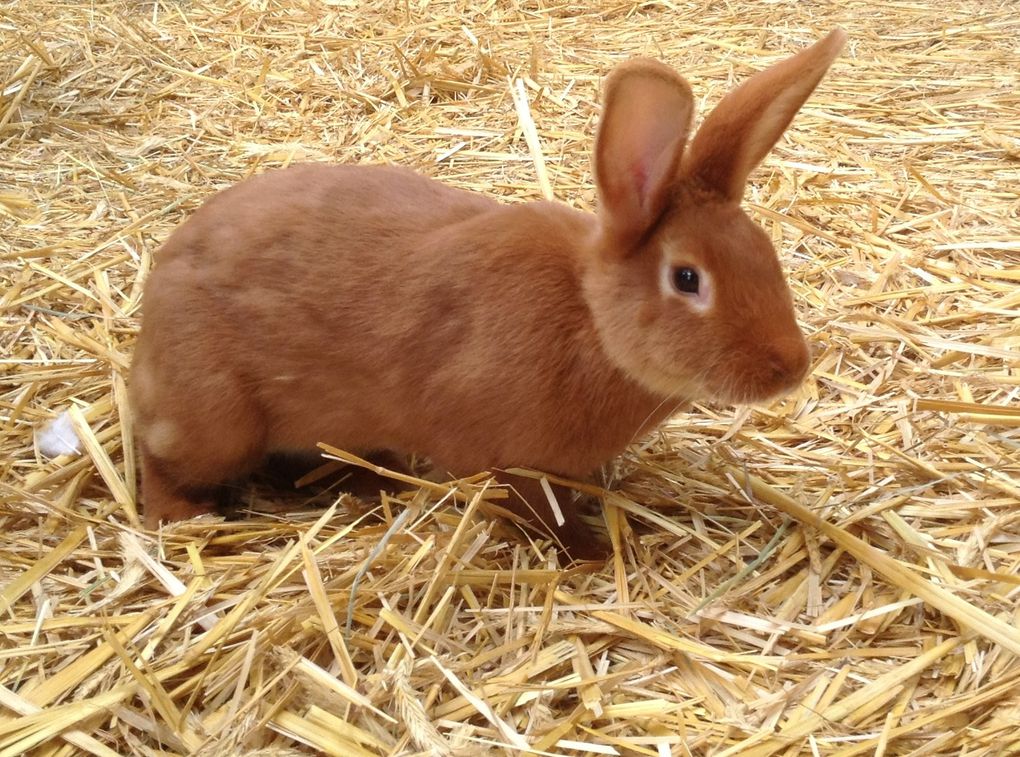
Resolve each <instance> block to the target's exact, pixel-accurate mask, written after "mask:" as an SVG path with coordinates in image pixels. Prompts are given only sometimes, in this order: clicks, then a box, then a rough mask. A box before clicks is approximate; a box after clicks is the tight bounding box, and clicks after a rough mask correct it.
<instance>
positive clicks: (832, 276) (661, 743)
mask: <svg viewBox="0 0 1020 757" xmlns="http://www.w3.org/2000/svg"><path fill="white" fill-rule="evenodd" d="M0 14H2V15H0V287H2V289H0V319H2V321H0V323H2V326H0V364H2V366H3V373H2V379H0V610H2V612H0V645H2V648H0V665H2V668H0V756H2V755H15V754H21V753H25V752H29V753H32V754H38V755H65V754H76V753H93V754H106V755H109V754H114V753H120V754H144V755H148V754H207V755H232V754H267V755H268V754H273V755H281V754H291V753H301V752H307V751H310V750H311V748H312V747H314V748H317V749H319V750H322V751H323V752H326V753H329V754H336V755H361V754H411V753H422V754H464V755H468V754H489V753H493V754H498V753H502V752H504V751H506V750H512V749H517V748H521V749H523V748H525V747H528V748H530V749H532V750H535V751H542V752H546V753H553V754H579V753H583V752H584V751H585V750H588V753H594V754H615V753H620V754H627V755H645V754H648V755H661V754H674V755H685V754H698V755H700V754H713V755H723V754H727V755H766V754H826V755H836V754H838V755H853V754H862V755H863V754H887V755H889V754H897V755H905V754H925V755H957V754H966V755H993V754H994V755H999V754H1007V753H1016V752H1020V725H1018V723H1020V607H1018V599H1020V506H1018V501H1020V483H1018V472H1020V402H1018V399H1020V367H1018V364H1017V348H1018V345H1020V318H1018V308H1020V290H1018V281H1020V218H1018V217H1020V195H1018V189H1020V162H1018V161H1020V97H1018V87H1020V81H1018V71H1020V47H1018V40H1020V13H1017V8H1016V4H1015V2H1014V0H1000V1H998V2H993V1H991V0H989V1H987V2H978V1H976V0H974V1H971V2H967V0H961V2H957V3H950V2H945V3H934V2H931V3H929V2H922V1H921V0H916V1H915V2H892V3H889V2H883V3H875V2H867V3H865V2H860V1H859V0H846V1H844V2H824V1H819V2H792V1H791V2H783V1H782V0H772V1H768V2H766V1H765V0H749V1H748V2H743V3H737V2H734V3H701V2H687V1H686V0H679V1H678V2H646V3H632V2H616V3H604V4H601V5H595V4H591V5H583V4H580V3H570V2H542V1H536V2H524V3H520V4H517V3H509V2H489V1H482V2H478V3H468V2H428V1H427V0H406V2H398V3H386V2H376V3H372V4H361V3H357V2H354V1H353V0H322V1H321V2H315V1H313V0H277V1H274V0H261V1H258V2H242V1H241V0H214V1H213V2H208V3H207V2H200V1H197V0H196V1H195V2H186V1H184V0H181V1H180V2H175V1H170V0H167V1H165V2H156V3H153V2H148V1H145V2H143V1H141V0H138V1H137V2H129V1H119V2H115V1H113V0H95V1H94V2H61V0H21V1H20V2H3V3H0ZM836 24H841V25H843V26H845V27H846V28H847V30H848V31H849V33H850V36H851V42H850V44H849V46H848V48H847V50H846V51H845V53H844V55H843V57H842V58H840V59H839V60H838V61H837V63H836V64H835V66H834V67H833V69H832V71H831V73H830V75H829V77H828V78H827V79H826V80H825V81H824V82H823V84H822V85H821V88H820V89H819V91H818V92H817V93H816V95H815V96H814V98H813V99H812V100H811V101H810V102H809V104H808V106H807V107H806V108H805V110H804V111H803V112H802V113H801V115H800V116H799V117H798V118H797V119H796V121H795V122H794V126H793V128H792V130H791V131H790V133H789V135H788V137H787V138H786V139H785V140H784V141H783V142H782V143H781V144H780V146H779V147H778V148H777V149H776V151H775V152H774V153H773V155H772V156H771V157H770V158H769V160H768V161H767V163H766V164H765V166H764V167H763V168H762V169H760V170H759V171H758V172H757V173H756V174H755V177H754V187H753V188H752V190H751V192H750V196H749V205H750V207H751V209H752V211H753V212H754V213H755V214H756V216H757V217H758V218H759V219H760V220H761V222H762V223H763V224H764V226H765V228H766V229H768V230H769V232H770V233H771V234H772V236H773V237H774V239H775V240H776V242H777V246H778V247H780V249H781V250H782V253H781V254H782V257H783V261H784V264H785V265H786V266H787V268H788V269H789V271H790V275H791V280H792V282H793V289H794V292H795V296H796V299H797V303H798V308H799V311H800V313H801V316H802V318H803V321H804V324H805V328H806V330H807V331H808V333H809V334H810V339H811V341H812V343H813V346H814V351H815V362H814V370H813V373H812V376H811V378H810V379H809V380H808V381H807V382H806V384H805V385H804V387H803V389H801V390H800V391H799V392H798V393H797V394H796V395H795V396H793V397H790V398H788V399H786V400H784V401H781V402H778V403H775V404H774V405H772V406H770V407H756V408H750V409H747V408H739V409H733V408H728V407H714V406H709V407H699V408H697V409H696V410H695V411H693V412H691V413H688V414H684V415H682V416H680V417H678V418H676V419H675V420H674V421H673V422H672V423H670V424H668V425H667V427H665V428H664V429H663V430H662V431H661V433H658V434H657V435H655V436H654V437H653V438H651V439H649V440H647V441H646V443H645V444H643V445H642V446H640V447H637V448H634V449H633V450H632V451H631V453H630V454H629V455H628V456H627V457H626V459H625V460H623V461H622V462H621V465H620V466H619V472H618V476H617V480H616V482H615V484H614V489H615V492H614V493H613V494H610V495H607V497H606V499H605V504H606V512H607V516H608V519H609V526H610V531H611V533H613V534H614V536H615V537H616V538H617V546H618V549H617V554H616V556H615V558H614V559H613V560H611V561H610V562H608V563H607V564H606V565H601V566H595V567H593V568H591V567H589V568H584V569H577V568H575V569H569V570H560V569H559V568H558V567H557V562H556V557H555V556H554V553H553V552H552V551H551V550H550V549H549V548H548V545H547V544H542V543H538V544H532V545H528V544H527V543H526V542H525V543H522V542H520V541H519V540H517V539H516V538H515V537H514V536H513V533H512V531H511V529H510V528H509V527H508V526H507V525H506V524H504V523H502V522H494V521H493V520H492V519H491V518H487V517H483V516H482V515H481V512H482V510H484V503H483V502H482V500H483V499H484V498H485V497H486V496H487V495H482V494H480V492H481V491H482V489H481V487H480V485H471V484H464V485H463V486H462V488H461V489H460V492H459V502H454V501H452V499H453V498H451V497H449V496H445V497H444V496H443V494H442V493H439V492H436V491H435V490H433V489H428V488H426V489H422V490H421V491H419V492H417V493H413V494H411V495H407V496H405V497H403V498H402V499H400V500H387V501H385V503H384V506H383V507H379V508H374V509H373V508H371V507H370V506H368V505H359V504H358V503H356V502H352V501H351V500H350V498H344V497H341V498H340V500H339V504H338V506H337V508H336V511H335V512H325V514H324V511H323V510H322V509H321V508H320V509H318V510H312V509H307V508H306V511H305V512H303V513H299V514H294V515H290V516H287V517H286V518H283V517H279V516H267V515H263V516H257V517H253V518H251V519H249V520H242V521H235V522H229V523H226V522H220V521H209V522H194V523H186V524H182V525H179V526H176V527H174V528H169V529H166V530H165V531H164V532H163V533H162V534H160V535H155V534H151V533H145V532H142V531H139V530H137V529H135V528H132V526H131V520H132V496H133V491H134V457H133V453H132V447H131V440H130V416H129V415H128V414H127V411H126V408H125V406H124V376H125V370H126V368H127V366H128V364H129V361H130V356H131V351H132V341H133V339H134V334H135V329H136V327H137V315H138V302H139V294H140V291H141V285H142V281H143V279H144V277H145V273H146V272H147V271H148V270H149V268H150V266H151V264H152V255H153V253H154V251H155V250H156V248H157V247H158V244H159V243H160V241H161V240H162V239H164V238H165V237H166V235H167V234H168V233H169V231H170V230H171V229H172V228H173V226H174V225H175V224H177V223H179V222H180V221H181V220H182V219H183V218H184V217H185V216H186V215H187V213H188V212H189V211H191V210H193V209H194V208H195V207H196V206H197V205H199V204H200V203H201V202H202V201H203V200H204V199H205V198H206V197H208V196H209V195H210V194H211V193H212V192H213V191H214V190H216V189H218V188H221V187H225V186H228V185H230V184H231V183H233V182H235V181H237V180H238V179H240V178H242V177H244V176H247V175H249V174H251V173H254V172H257V171H261V170H264V169H266V168H269V167H271V166H277V165H281V164H285V163H289V162H291V161H295V160H335V161H373V162H379V161H393V162H398V163H402V164H405V165H410V166H415V167H417V168H419V169H420V170H422V171H424V172H426V173H428V174H431V175H434V176H438V177H441V178H443V179H444V180H446V181H449V182H451V183H453V184H456V185H460V186H465V187H474V188H478V189H482V190H484V191H487V192H491V193H493V194H496V195H501V196H504V197H506V198H507V199H508V201H514V202H516V201H520V200H525V199H533V198H536V197H539V196H541V195H542V193H543V192H544V191H546V188H549V189H551V192H552V194H553V195H554V196H556V197H557V198H559V199H561V200H563V201H565V202H568V203H571V204H572V205H575V206H577V207H582V208H590V207H591V206H592V204H593V199H594V198H593V191H592V188H591V177H590V173H589V157H588V156H589V149H590V146H591V136H592V132H593V127H594V124H595V121H596V118H597V115H598V86H599V81H600V78H601V77H602V76H603V75H604V74H605V73H606V71H607V70H608V69H609V68H610V66H611V65H612V64H613V63H614V62H616V61H619V60H622V59H624V58H626V57H628V56H630V55H633V54H638V53H643V54H653V55H656V56H659V57H662V58H664V59H665V60H667V61H669V62H670V63H672V64H675V65H676V66H677V67H678V68H680V69H681V70H682V71H684V72H685V73H686V74H687V75H688V76H689V78H690V79H691V82H692V84H693V86H694V91H695V93H696V96H697V97H699V98H703V100H704V103H705V104H711V103H713V102H715V101H716V100H717V99H718V98H719V97H720V95H721V94H722V93H723V92H724V91H726V89H727V88H728V87H730V86H731V85H732V83H733V82H734V81H736V80H737V79H740V78H742V77H744V76H746V75H747V74H748V73H749V72H751V71H752V70H755V69H757V68H760V67H763V66H764V65H767V64H768V63H770V62H772V61H774V60H776V59H778V58H779V57H782V56H785V55H786V54H788V53H790V52H791V51H793V50H794V49H797V48H799V47H801V46H802V45H804V44H806V43H808V42H810V41H812V40H813V39H815V38H817V37H818V36H820V35H821V34H822V33H824V32H825V31H827V30H828V29H829V28H831V27H832V26H834V25H836ZM518 81H520V82H522V85H521V87H522V89H520V90H519V91H520V92H523V93H524V95H525V97H524V98H523V99H522V98H518V102H517V103H515V99H514V96H513V94H514V92H515V91H518V85H517V84H516V82H518ZM531 120H533V123H534V126H535V128H536V131H537V149H536V148H533V147H530V146H529V144H528V139H527V137H526V135H527V133H528V130H529V125H530V123H531ZM533 141H534V140H533ZM543 166H544V169H543ZM543 170H544V174H543ZM543 176H546V177H547V178H546V179H543ZM546 182H547V183H546ZM692 349H697V345H692ZM69 407H74V408H77V409H78V411H79V412H78V414H77V419H78V424H79V428H80V429H82V431H83V432H86V431H87V432H88V433H87V434H86V437H87V439H86V440H87V441H88V442H89V445H88V449H87V454H86V455H85V456H83V457H78V458H73V457H65V458H60V459H56V460H53V461H46V460H44V459H42V458H41V457H40V455H39V453H38V450H37V449H36V447H35V442H34V430H35V429H36V428H37V427H38V426H39V425H40V424H41V423H43V422H45V421H46V420H48V419H50V418H51V417H53V416H54V415H55V414H57V413H58V412H60V411H62V410H65V409H67V408H69ZM494 432H497V433H498V430H494ZM324 441H329V440H324ZM752 477H753V478H752ZM261 504H262V505H263V506H264V508H263V509H264V510H265V509H267V508H270V506H271V504H272V503H271V502H268V503H267V502H262V503H261ZM405 512H406V513H408V515H407V516H403V517H406V518H407V520H406V522H405V523H403V524H402V527H401V528H399V530H396V532H395V533H394V535H393V536H392V538H391V539H390V540H389V542H388V543H385V545H384V546H383V547H382V548H381V549H378V550H377V549H376V548H377V547H379V546H380V540H381V539H382V535H383V534H384V533H386V532H387V531H388V530H389V529H390V528H391V526H392V525H393V523H394V521H395V520H396V519H397V518H398V517H401V516H400V514H401V513H405ZM462 513H464V514H465V515H464V517H462ZM359 572H363V575H361V576H360V579H359ZM352 598H353V605H352V604H351V600H352ZM348 612H351V627H350V630H349V632H348V630H347V629H346V628H345V625H346V623H347V618H348ZM581 742H583V743H584V746H582V745H581Z"/></svg>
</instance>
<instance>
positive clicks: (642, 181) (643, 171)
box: [630, 162, 648, 205]
mask: <svg viewBox="0 0 1020 757" xmlns="http://www.w3.org/2000/svg"><path fill="white" fill-rule="evenodd" d="M630 177H631V180H632V181H633V185H634V190H635V191H636V192H637V195H638V197H640V198H641V204H642V205H645V204H647V203H646V202H645V201H646V199H647V197H646V195H647V194H648V169H647V168H646V167H645V166H644V165H643V164H642V163H640V162H635V163H634V165H633V166H631V169H630Z"/></svg>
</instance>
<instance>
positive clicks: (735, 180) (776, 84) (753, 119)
mask: <svg viewBox="0 0 1020 757" xmlns="http://www.w3.org/2000/svg"><path fill="white" fill-rule="evenodd" d="M845 41H846V32H844V31H843V30H842V29H835V30H833V31H831V32H830V33H829V34H828V36H826V37H825V38H824V39H821V40H819V41H818V42H816V43H815V44H813V45H812V46H811V47H808V48H806V49H804V50H802V51H800V52H799V53H797V54H796V55H794V56H793V57H791V58H787V59H786V60H784V61H781V62H780V63H777V64H776V65H774V66H772V67H770V68H767V69H765V70H764V71H761V72H759V73H757V74H755V75H754V76H752V77H751V78H750V79H748V80H747V81H746V82H744V83H743V84H741V85H740V86H739V87H737V88H736V89H735V90H733V91H732V92H730V93H729V94H728V95H726V97H724V98H723V99H722V101H720V103H719V104H718V105H717V106H716V108H715V110H713V111H712V112H711V113H710V114H709V115H708V117H707V118H706V119H705V121H704V123H703V124H702V125H701V128H700V129H698V133H697V134H696V135H695V136H694V139H693V140H692V141H691V148H690V150H688V152H687V156H686V158H685V159H684V174H685V175H687V176H690V177H692V178H694V179H696V180H697V181H698V182H699V183H700V184H701V185H702V186H704V187H706V188H708V189H711V190H713V191H716V192H718V193H720V194H722V195H723V196H724V197H725V198H726V199H728V200H739V199H740V197H741V196H742V195H743V194H744V185H745V184H746V183H747V177H748V175H749V174H750V173H751V171H752V170H754V168H755V166H757V165H758V163H760V162H761V160H762V159H763V158H764V157H765V155H766V154H767V153H768V151H769V150H771V149H772V146H773V145H774V144H775V143H776V142H777V141H778V139H779V137H780V136H782V134H783V131H785V129H786V127H787V126H788V125H789V124H790V121H792V120H793V117H794V115H796V113H797V111H798V110H800V107H801V106H802V105H803V104H804V101H805V100H807V98H808V96H809V95H810V94H811V92H812V91H814V88H815V87H816V86H817V85H818V82H820V81H821V79H822V77H823V76H824V75H825V72H826V71H827V70H828V68H829V66H830V65H831V64H832V61H833V60H834V59H835V58H836V56H837V55H838V54H839V51H840V50H842V49H843V44H844V42H845Z"/></svg>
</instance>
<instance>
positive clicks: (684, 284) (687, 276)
mask: <svg viewBox="0 0 1020 757" xmlns="http://www.w3.org/2000/svg"><path fill="white" fill-rule="evenodd" d="M673 287H674V288H675V289H676V291H678V292H684V293H685V294H697V293H698V272H697V271H695V270H694V269H693V268H686V267H683V268H674V269H673Z"/></svg>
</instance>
